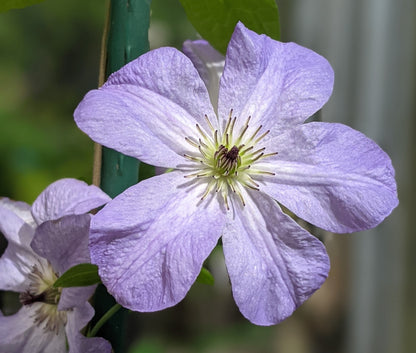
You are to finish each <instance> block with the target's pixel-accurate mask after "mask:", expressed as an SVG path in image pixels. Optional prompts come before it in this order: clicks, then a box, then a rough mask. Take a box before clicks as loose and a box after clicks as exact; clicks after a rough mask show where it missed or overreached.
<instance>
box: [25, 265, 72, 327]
mask: <svg viewBox="0 0 416 353" xmlns="http://www.w3.org/2000/svg"><path fill="white" fill-rule="evenodd" d="M28 277H29V280H30V284H29V288H28V289H27V290H26V291H25V292H23V293H20V296H19V299H20V302H21V303H22V304H23V305H37V309H36V311H35V314H34V316H33V319H34V320H33V322H34V323H35V324H36V325H38V326H40V325H42V324H43V325H44V326H43V328H44V330H45V331H54V332H55V333H56V334H58V333H59V331H60V330H61V328H63V327H64V326H65V324H66V312H65V311H58V303H59V299H60V297H61V292H62V288H55V287H53V284H54V283H55V281H56V279H57V275H56V273H55V272H54V270H53V268H52V266H51V265H50V263H49V262H48V263H47V264H46V265H45V264H42V263H38V264H36V265H33V268H32V272H31V273H30V274H29V276H28Z"/></svg>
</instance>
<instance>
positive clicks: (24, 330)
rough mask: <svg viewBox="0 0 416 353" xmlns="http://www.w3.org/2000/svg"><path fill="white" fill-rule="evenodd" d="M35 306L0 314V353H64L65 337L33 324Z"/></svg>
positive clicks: (62, 334) (61, 333)
mask: <svg viewBox="0 0 416 353" xmlns="http://www.w3.org/2000/svg"><path fill="white" fill-rule="evenodd" d="M37 305H42V304H40V303H34V304H32V305H30V306H23V307H22V308H21V309H20V310H19V311H18V312H17V313H16V314H14V315H10V316H3V315H2V314H1V313H0V352H4V353H65V352H66V346H65V335H64V332H63V331H61V332H59V334H56V333H55V332H52V331H45V330H44V329H43V327H42V326H37V325H34V324H33V316H34V315H35V311H36V308H37Z"/></svg>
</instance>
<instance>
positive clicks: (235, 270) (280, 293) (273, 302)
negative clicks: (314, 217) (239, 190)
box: [222, 191, 329, 325]
mask: <svg viewBox="0 0 416 353" xmlns="http://www.w3.org/2000/svg"><path fill="white" fill-rule="evenodd" d="M222 241H223V246H224V254H225V262H226V265H227V270H228V273H229V275H230V280H231V286H232V290H233V295H234V299H235V301H236V303H237V305H238V307H239V308H240V311H241V313H242V314H243V315H244V316H245V317H246V318H247V319H248V320H250V321H251V322H253V323H254V324H257V325H273V324H277V323H279V322H281V321H282V320H284V319H286V318H287V317H288V316H290V315H291V314H292V313H293V311H294V310H295V309H296V308H297V307H298V306H299V305H301V304H302V303H303V302H304V301H305V300H306V299H307V298H308V297H310V296H311V295H312V293H313V292H314V291H316V290H317V289H318V288H319V287H320V286H321V285H322V283H323V282H324V281H325V279H326V277H327V274H328V271H329V259H328V256H327V254H326V251H325V247H324V246H323V244H322V243H321V242H320V241H319V240H318V239H316V238H315V237H314V236H312V235H311V234H309V233H308V232H307V231H305V230H304V229H303V228H301V227H300V226H299V225H297V224H296V223H295V222H294V221H293V220H292V219H291V218H290V217H289V216H287V215H285V214H284V213H283V212H282V211H281V210H280V208H279V206H278V205H277V203H276V202H275V201H274V200H273V199H271V198H270V197H268V196H266V195H264V194H262V193H261V192H258V191H250V192H249V193H248V194H247V200H246V206H245V207H244V208H243V209H242V210H241V212H236V213H235V219H234V220H232V221H230V222H229V223H228V224H227V226H226V228H225V230H224V235H223V238H222Z"/></svg>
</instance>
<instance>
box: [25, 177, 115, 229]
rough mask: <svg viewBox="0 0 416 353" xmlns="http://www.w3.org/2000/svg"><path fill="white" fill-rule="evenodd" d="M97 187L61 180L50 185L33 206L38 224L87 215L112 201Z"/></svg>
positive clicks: (33, 212) (77, 181) (74, 180)
mask: <svg viewBox="0 0 416 353" xmlns="http://www.w3.org/2000/svg"><path fill="white" fill-rule="evenodd" d="M110 200H111V199H110V197H109V196H107V195H106V194H105V193H104V192H103V191H101V190H100V189H99V188H98V187H97V186H95V185H88V184H87V183H85V182H83V181H81V180H76V179H61V180H58V181H56V182H54V183H52V184H51V185H49V186H48V187H47V188H46V189H45V190H44V191H43V192H42V193H41V194H40V195H39V196H38V197H37V199H36V200H35V202H34V203H33V205H32V214H33V218H34V219H35V220H36V222H37V223H38V224H40V223H42V222H45V221H49V220H54V219H58V218H61V217H63V216H67V215H70V214H83V213H87V212H89V211H91V210H93V209H94V208H97V207H100V206H102V205H104V204H105V203H107V202H108V201H110Z"/></svg>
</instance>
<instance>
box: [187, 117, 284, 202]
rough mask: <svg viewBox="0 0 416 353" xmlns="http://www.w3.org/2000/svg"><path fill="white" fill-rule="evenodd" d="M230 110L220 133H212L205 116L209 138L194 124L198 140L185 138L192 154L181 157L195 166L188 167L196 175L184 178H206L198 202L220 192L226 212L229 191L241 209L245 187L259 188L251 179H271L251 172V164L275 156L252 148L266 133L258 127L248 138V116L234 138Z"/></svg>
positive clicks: (256, 171) (217, 131)
mask: <svg viewBox="0 0 416 353" xmlns="http://www.w3.org/2000/svg"><path fill="white" fill-rule="evenodd" d="M232 114H233V110H232V109H231V111H230V114H229V117H228V120H227V123H226V126H225V128H224V131H223V132H221V131H219V129H215V128H214V127H213V125H212V123H211V121H210V120H209V118H208V116H207V115H205V119H206V121H207V124H208V126H209V129H210V132H211V134H207V133H205V132H204V131H203V130H202V128H201V127H200V126H199V125H198V124H196V129H197V131H198V134H199V137H198V138H194V137H185V140H186V141H187V142H188V143H189V144H190V145H191V146H193V147H194V148H196V150H195V151H194V153H192V154H185V155H184V156H185V158H187V159H188V160H190V161H192V162H195V163H196V164H195V165H193V166H192V169H195V170H196V172H194V173H192V174H189V175H187V177H196V178H206V179H207V187H206V189H205V192H204V194H203V195H202V197H201V200H203V199H205V198H206V197H207V195H208V194H209V193H210V192H211V191H213V190H215V192H220V193H221V195H222V197H223V199H224V203H225V206H226V208H227V209H229V203H228V196H229V190H231V191H232V192H233V193H234V194H236V195H237V196H238V197H239V199H240V201H241V203H242V205H243V206H244V205H245V201H244V197H243V194H242V188H243V187H247V188H250V189H254V190H259V184H258V183H256V182H255V180H254V178H255V176H256V175H259V174H266V175H267V174H268V175H273V173H270V172H268V171H265V170H259V169H256V168H255V163H256V162H257V161H259V160H261V159H264V158H267V157H270V156H273V155H275V154H277V152H274V153H267V154H266V153H265V147H262V148H256V145H257V144H258V143H259V142H260V141H261V140H262V139H263V138H264V137H265V136H266V135H267V134H268V133H269V130H267V131H265V132H264V133H262V134H260V131H261V129H262V126H261V125H260V126H259V127H258V128H257V129H256V130H255V131H254V132H253V133H252V134H251V135H247V134H246V133H247V130H248V128H249V123H250V120H251V117H250V116H249V117H248V119H247V120H246V122H245V124H244V125H243V127H242V128H241V129H240V131H239V133H238V134H235V131H234V130H235V123H236V120H237V117H232Z"/></svg>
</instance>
